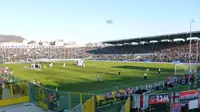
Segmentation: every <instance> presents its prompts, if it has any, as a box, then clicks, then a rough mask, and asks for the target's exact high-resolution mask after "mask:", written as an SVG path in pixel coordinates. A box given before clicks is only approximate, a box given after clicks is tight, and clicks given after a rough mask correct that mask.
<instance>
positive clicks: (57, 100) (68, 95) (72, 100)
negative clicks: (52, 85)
mask: <svg viewBox="0 0 200 112" xmlns="http://www.w3.org/2000/svg"><path fill="white" fill-rule="evenodd" d="M29 91H30V93H31V94H30V95H31V96H30V100H31V101H32V102H35V103H36V104H38V105H39V106H40V107H42V108H43V109H44V110H48V109H49V108H50V105H49V98H50V97H51V96H53V98H54V99H53V109H52V110H72V109H73V108H74V107H76V106H77V105H79V104H84V106H85V105H87V104H89V108H90V109H94V106H95V101H94V96H93V95H91V94H84V93H75V92H65V91H58V90H53V89H48V88H44V87H40V86H37V85H35V84H32V83H29ZM88 99H89V100H88ZM84 106H83V107H84ZM86 110H87V109H86ZM86 112H94V111H86Z"/></svg>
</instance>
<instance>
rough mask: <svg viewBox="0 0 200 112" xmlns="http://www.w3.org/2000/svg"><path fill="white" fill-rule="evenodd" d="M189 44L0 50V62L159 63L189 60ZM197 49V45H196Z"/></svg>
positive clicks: (193, 50)
mask: <svg viewBox="0 0 200 112" xmlns="http://www.w3.org/2000/svg"><path fill="white" fill-rule="evenodd" d="M188 46H189V45H188V42H174V43H171V42H162V43H154V44H144V45H122V46H104V47H102V46H95V47H92V46H85V47H66V48H62V47H61V48H60V47H33V48H32V47H31V48H2V49H3V50H0V54H4V55H1V56H0V60H1V61H2V60H4V62H11V61H12V62H16V61H20V60H28V59H47V58H49V59H69V58H86V59H98V60H102V59H103V60H108V59H110V60H135V61H144V60H152V61H159V62H160V61H161V62H163V61H164V62H171V61H173V60H181V61H183V62H187V60H188V51H189V47H188ZM199 47H200V45H199ZM195 54H196V43H192V59H195V58H196V55H195Z"/></svg>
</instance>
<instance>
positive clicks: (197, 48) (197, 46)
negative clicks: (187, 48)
mask: <svg viewBox="0 0 200 112" xmlns="http://www.w3.org/2000/svg"><path fill="white" fill-rule="evenodd" d="M196 50H197V51H196V66H197V63H198V56H199V38H197V45H196ZM195 69H197V68H195ZM196 77H197V70H195V85H194V87H195V88H196V87H197V78H196Z"/></svg>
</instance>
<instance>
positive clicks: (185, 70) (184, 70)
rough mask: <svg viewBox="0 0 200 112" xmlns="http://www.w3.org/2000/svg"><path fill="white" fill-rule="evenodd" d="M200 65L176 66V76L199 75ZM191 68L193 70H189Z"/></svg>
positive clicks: (185, 64) (186, 64)
mask: <svg viewBox="0 0 200 112" xmlns="http://www.w3.org/2000/svg"><path fill="white" fill-rule="evenodd" d="M199 66H200V64H195V63H191V64H190V66H189V64H188V63H180V64H175V65H174V75H185V74H189V73H191V74H199ZM189 68H191V69H189Z"/></svg>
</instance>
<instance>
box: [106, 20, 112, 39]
mask: <svg viewBox="0 0 200 112" xmlns="http://www.w3.org/2000/svg"><path fill="white" fill-rule="evenodd" d="M106 24H107V25H112V24H113V20H107V21H106ZM109 40H111V35H110V32H109Z"/></svg>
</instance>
